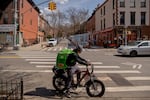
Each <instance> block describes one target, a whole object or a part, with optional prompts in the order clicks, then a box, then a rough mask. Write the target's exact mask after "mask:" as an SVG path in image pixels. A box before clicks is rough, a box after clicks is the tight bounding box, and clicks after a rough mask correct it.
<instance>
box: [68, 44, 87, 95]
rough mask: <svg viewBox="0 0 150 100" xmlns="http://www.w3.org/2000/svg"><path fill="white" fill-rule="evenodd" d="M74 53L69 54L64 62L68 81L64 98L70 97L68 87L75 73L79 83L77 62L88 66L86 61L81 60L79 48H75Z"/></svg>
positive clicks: (79, 74)
mask: <svg viewBox="0 0 150 100" xmlns="http://www.w3.org/2000/svg"><path fill="white" fill-rule="evenodd" d="M73 51H74V53H72V54H69V55H68V57H67V60H66V65H67V66H68V68H67V74H68V80H67V91H66V96H67V97H69V98H70V97H71V95H70V87H71V83H72V81H73V74H75V73H77V81H79V79H80V76H81V71H80V68H79V67H78V66H77V64H76V63H77V62H78V63H79V64H82V65H86V66H87V65H90V63H89V62H88V61H86V60H85V59H83V58H81V57H80V56H79V54H80V53H81V52H82V48H81V47H79V46H78V47H77V48H75V49H74V50H73Z"/></svg>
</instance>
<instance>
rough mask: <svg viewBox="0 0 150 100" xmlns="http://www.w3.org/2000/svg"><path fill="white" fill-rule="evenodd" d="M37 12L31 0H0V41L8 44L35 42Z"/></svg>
mask: <svg viewBox="0 0 150 100" xmlns="http://www.w3.org/2000/svg"><path fill="white" fill-rule="evenodd" d="M15 7H16V9H15ZM39 13H40V11H39V9H38V8H37V6H36V5H35V3H34V2H33V1H32V0H1V3H0V43H8V44H9V46H13V45H14V44H20V45H24V44H26V45H30V44H33V43H35V42H36V41H37V35H38V16H39ZM15 23H16V27H17V28H16V29H15ZM15 31H17V32H15ZM15 34H16V35H15ZM15 37H16V38H15Z"/></svg>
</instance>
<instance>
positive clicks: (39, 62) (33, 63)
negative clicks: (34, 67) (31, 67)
mask: <svg viewBox="0 0 150 100" xmlns="http://www.w3.org/2000/svg"><path fill="white" fill-rule="evenodd" d="M30 64H55V62H50V61H49V62H46V61H45V62H30Z"/></svg>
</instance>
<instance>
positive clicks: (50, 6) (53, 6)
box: [48, 2, 56, 10]
mask: <svg viewBox="0 0 150 100" xmlns="http://www.w3.org/2000/svg"><path fill="white" fill-rule="evenodd" d="M48 8H49V9H50V10H56V3H55V2H50V3H49V4H48Z"/></svg>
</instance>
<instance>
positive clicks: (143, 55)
mask: <svg viewBox="0 0 150 100" xmlns="http://www.w3.org/2000/svg"><path fill="white" fill-rule="evenodd" d="M114 56H117V57H130V58H135V57H139V58H140V57H150V55H138V56H135V57H131V56H129V55H114Z"/></svg>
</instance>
